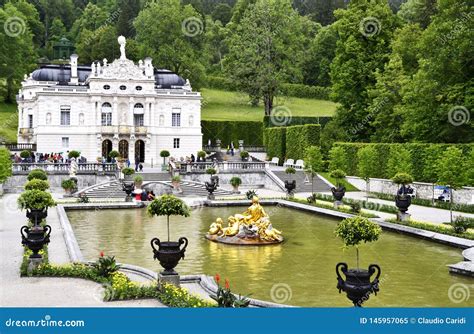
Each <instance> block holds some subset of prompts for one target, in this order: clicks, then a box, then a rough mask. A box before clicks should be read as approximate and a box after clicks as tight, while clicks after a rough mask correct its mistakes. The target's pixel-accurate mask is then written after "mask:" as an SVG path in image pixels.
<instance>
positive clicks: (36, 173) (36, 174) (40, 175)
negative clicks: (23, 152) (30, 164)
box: [27, 168, 48, 181]
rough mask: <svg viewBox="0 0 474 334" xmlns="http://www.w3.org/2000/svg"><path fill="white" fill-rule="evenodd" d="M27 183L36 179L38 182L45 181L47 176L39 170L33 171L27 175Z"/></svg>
mask: <svg viewBox="0 0 474 334" xmlns="http://www.w3.org/2000/svg"><path fill="white" fill-rule="evenodd" d="M27 179H28V181H31V180H34V179H38V180H47V179H48V175H47V174H46V172H45V171H44V170H42V169H40V168H36V169H33V170H32V171H31V172H29V173H28V177H27Z"/></svg>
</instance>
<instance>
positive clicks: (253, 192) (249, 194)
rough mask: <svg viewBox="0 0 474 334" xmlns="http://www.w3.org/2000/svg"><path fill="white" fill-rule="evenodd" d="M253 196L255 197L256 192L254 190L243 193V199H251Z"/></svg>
mask: <svg viewBox="0 0 474 334" xmlns="http://www.w3.org/2000/svg"><path fill="white" fill-rule="evenodd" d="M254 196H257V191H256V190H254V189H249V190H248V191H247V192H246V193H245V197H247V199H252V198H253V197H254Z"/></svg>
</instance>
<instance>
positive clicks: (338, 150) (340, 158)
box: [329, 146, 348, 170]
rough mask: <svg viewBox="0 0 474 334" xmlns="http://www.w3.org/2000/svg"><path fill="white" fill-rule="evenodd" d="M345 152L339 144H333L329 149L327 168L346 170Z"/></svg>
mask: <svg viewBox="0 0 474 334" xmlns="http://www.w3.org/2000/svg"><path fill="white" fill-rule="evenodd" d="M347 163H348V162H347V154H346V151H345V150H344V148H342V147H341V146H333V147H332V148H331V150H330V151H329V170H336V169H341V170H346V169H347V168H346V166H347Z"/></svg>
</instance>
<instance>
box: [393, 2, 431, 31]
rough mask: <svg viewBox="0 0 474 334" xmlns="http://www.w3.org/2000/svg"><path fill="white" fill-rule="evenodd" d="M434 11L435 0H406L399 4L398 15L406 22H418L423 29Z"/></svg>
mask: <svg viewBox="0 0 474 334" xmlns="http://www.w3.org/2000/svg"><path fill="white" fill-rule="evenodd" d="M436 11H437V10H436V0H408V1H407V2H405V3H403V4H402V5H401V7H400V11H399V12H398V15H399V16H400V17H401V18H402V19H403V20H405V21H406V22H409V23H418V24H419V25H420V26H421V27H422V28H423V29H425V28H426V27H427V26H428V25H429V24H430V21H431V16H433V15H435V14H436Z"/></svg>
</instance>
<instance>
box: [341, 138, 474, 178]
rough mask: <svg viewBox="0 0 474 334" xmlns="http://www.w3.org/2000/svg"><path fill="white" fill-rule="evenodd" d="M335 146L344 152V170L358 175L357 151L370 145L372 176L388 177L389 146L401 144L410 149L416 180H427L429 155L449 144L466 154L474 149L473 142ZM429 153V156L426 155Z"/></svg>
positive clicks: (437, 154)
mask: <svg viewBox="0 0 474 334" xmlns="http://www.w3.org/2000/svg"><path fill="white" fill-rule="evenodd" d="M334 145H335V146H340V147H342V148H343V149H344V151H345V153H346V159H345V160H346V164H347V165H346V166H345V168H344V171H346V173H347V175H354V176H358V173H357V165H358V159H357V152H358V151H359V150H360V149H361V148H362V147H364V146H367V145H372V146H374V148H375V150H376V151H377V160H378V161H377V172H376V174H375V175H374V176H373V177H376V178H384V179H389V178H392V177H393V175H388V173H387V161H388V160H389V156H390V148H391V147H392V146H395V145H403V147H404V148H406V149H407V150H408V151H410V155H411V159H412V166H413V177H414V179H415V180H416V181H420V182H424V181H426V182H429V181H430V180H429V177H428V176H427V169H425V166H426V162H427V160H428V159H429V158H432V157H431V155H435V156H436V157H439V158H441V157H442V154H443V152H444V151H445V150H446V149H447V148H448V147H450V146H456V147H458V148H460V149H462V151H463V153H464V155H468V154H469V153H470V152H471V150H474V144H425V143H404V144H390V143H335V144H334ZM428 155H430V157H428Z"/></svg>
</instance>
